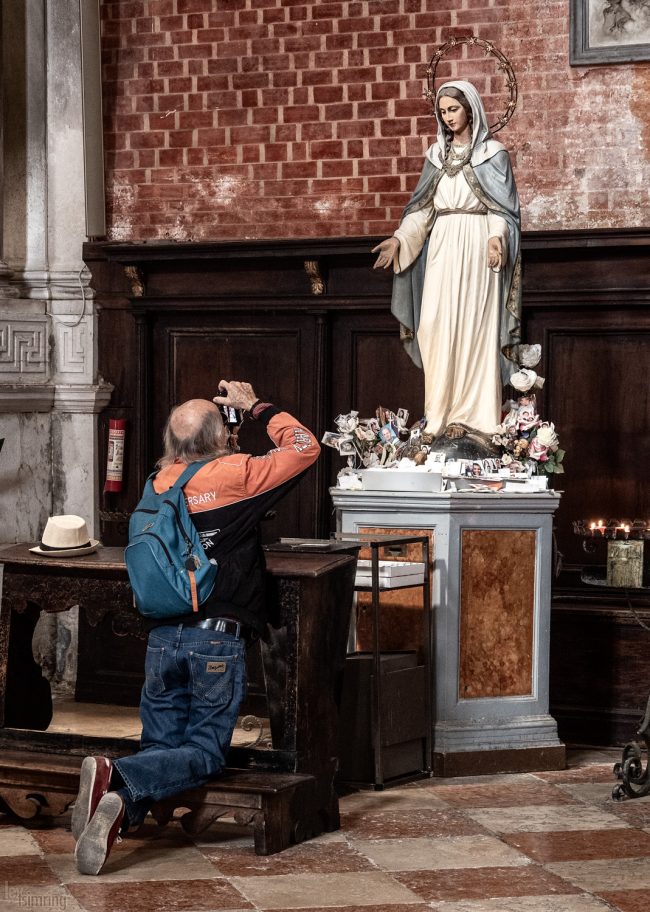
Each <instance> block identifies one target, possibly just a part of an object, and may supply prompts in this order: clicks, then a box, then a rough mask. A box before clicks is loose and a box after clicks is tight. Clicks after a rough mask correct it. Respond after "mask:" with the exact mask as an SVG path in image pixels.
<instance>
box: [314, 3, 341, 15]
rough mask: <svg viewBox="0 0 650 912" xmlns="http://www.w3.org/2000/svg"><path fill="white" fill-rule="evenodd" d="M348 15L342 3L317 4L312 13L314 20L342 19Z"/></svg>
mask: <svg viewBox="0 0 650 912" xmlns="http://www.w3.org/2000/svg"><path fill="white" fill-rule="evenodd" d="M346 6H347V4H346ZM346 13H347V10H346ZM346 13H344V11H343V4H342V3H317V4H315V5H314V6H313V7H312V12H311V14H312V16H313V18H314V19H340V18H341V16H343V15H345V14H346Z"/></svg>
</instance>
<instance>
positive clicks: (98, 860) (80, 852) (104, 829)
mask: <svg viewBox="0 0 650 912" xmlns="http://www.w3.org/2000/svg"><path fill="white" fill-rule="evenodd" d="M123 816H124V803H123V801H122V799H121V798H120V796H119V795H117V794H115V792H108V793H107V794H106V795H104V797H103V798H102V800H101V801H100V803H99V804H98V805H97V810H96V811H95V813H94V814H93V816H92V818H91V821H90V823H89V824H88V826H87V827H86V829H85V830H84V831H83V833H82V834H81V836H80V837H79V841H78V842H77V845H76V847H75V850H74V860H75V862H76V865H77V870H78V871H79V872H80V873H81V874H99V872H100V871H101V869H102V868H103V866H104V863H105V862H106V859H107V858H108V855H109V852H110V851H111V848H112V846H113V842H114V841H115V837H116V836H117V832H118V830H119V826H120V823H121V822H122V817H123Z"/></svg>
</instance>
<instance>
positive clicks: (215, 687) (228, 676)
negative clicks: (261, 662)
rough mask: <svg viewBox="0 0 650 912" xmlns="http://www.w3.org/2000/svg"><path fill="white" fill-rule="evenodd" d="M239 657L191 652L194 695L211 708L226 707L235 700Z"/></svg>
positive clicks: (240, 660)
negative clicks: (234, 693)
mask: <svg viewBox="0 0 650 912" xmlns="http://www.w3.org/2000/svg"><path fill="white" fill-rule="evenodd" d="M242 661H243V660H242V658H241V656H238V655H204V654H202V653H200V652H190V669H191V681H192V695H193V696H194V697H196V698H197V699H198V700H201V701H202V702H203V703H209V704H210V705H211V706H225V705H226V704H228V703H230V702H231V700H232V698H233V692H234V688H235V682H236V680H237V672H238V668H239V663H240V662H242Z"/></svg>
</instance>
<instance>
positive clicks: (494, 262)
mask: <svg viewBox="0 0 650 912" xmlns="http://www.w3.org/2000/svg"><path fill="white" fill-rule="evenodd" d="M502 265H503V250H502V247H501V239H500V238H498V237H491V238H489V240H488V266H489V267H490V269H493V270H494V271H495V272H499V270H500V269H501V267H502Z"/></svg>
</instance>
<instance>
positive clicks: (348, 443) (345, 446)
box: [339, 437, 357, 456]
mask: <svg viewBox="0 0 650 912" xmlns="http://www.w3.org/2000/svg"><path fill="white" fill-rule="evenodd" d="M356 452H357V448H356V447H355V445H354V440H353V439H352V438H351V437H344V438H343V439H342V440H340V441H339V453H340V454H341V456H355V455H356Z"/></svg>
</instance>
